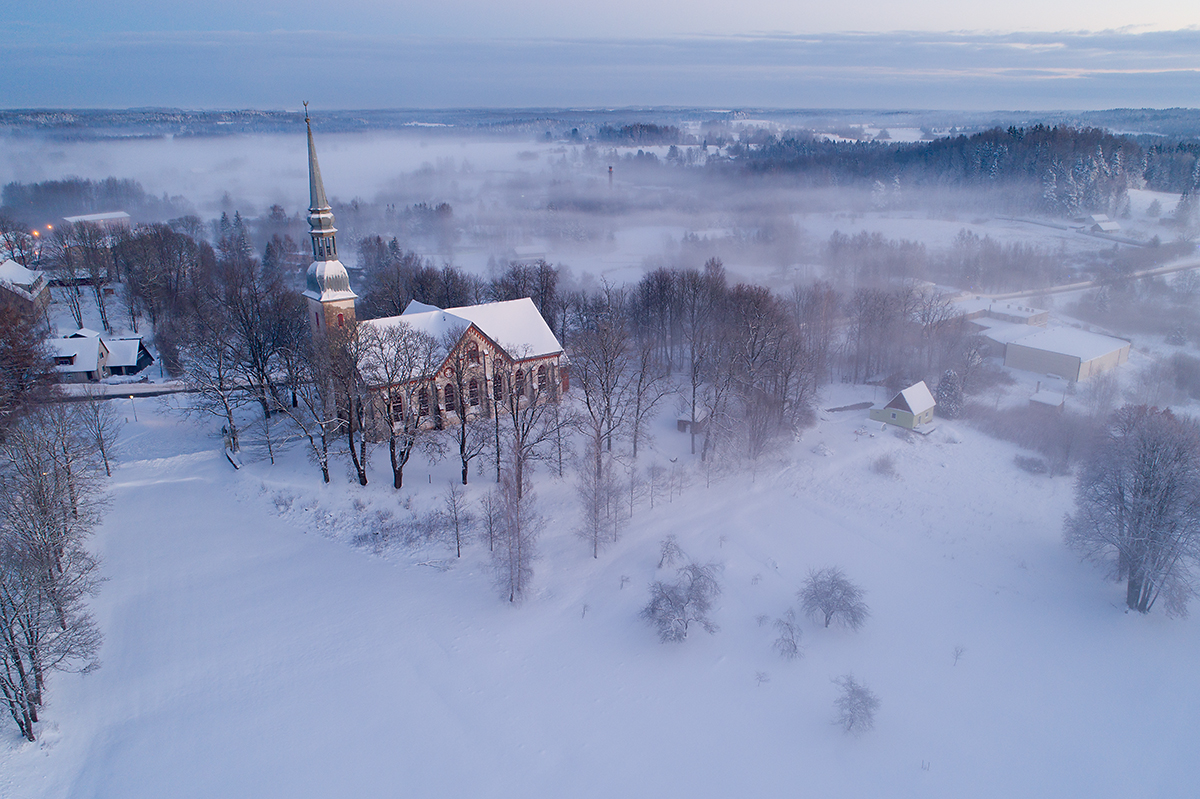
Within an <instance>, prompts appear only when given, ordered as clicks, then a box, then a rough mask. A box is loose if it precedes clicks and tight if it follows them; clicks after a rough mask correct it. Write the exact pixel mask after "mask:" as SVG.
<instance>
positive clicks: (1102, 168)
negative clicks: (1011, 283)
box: [715, 124, 1200, 216]
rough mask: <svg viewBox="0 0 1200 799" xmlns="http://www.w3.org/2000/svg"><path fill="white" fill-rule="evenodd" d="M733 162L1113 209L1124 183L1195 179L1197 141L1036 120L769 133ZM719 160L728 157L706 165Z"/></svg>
mask: <svg viewBox="0 0 1200 799" xmlns="http://www.w3.org/2000/svg"><path fill="white" fill-rule="evenodd" d="M730 155H731V156H732V157H733V159H734V161H733V163H734V164H737V165H738V168H741V169H744V170H746V171H749V172H756V173H784V174H789V175H795V176H798V177H800V178H801V179H802V180H804V181H805V182H806V183H808V184H809V185H814V186H830V185H833V186H836V185H848V184H852V183H856V182H857V183H869V182H871V181H881V182H882V183H883V184H885V185H886V184H891V183H892V182H896V183H897V184H899V185H902V186H906V187H915V186H926V187H934V188H945V187H986V188H993V189H995V188H1000V187H1004V186H1014V185H1016V186H1020V187H1023V188H1022V190H1021V191H1020V192H1019V193H1018V194H1017V195H1016V196H1015V197H1014V198H1013V201H1014V202H1015V203H1016V205H1017V206H1018V207H1021V208H1024V209H1027V210H1038V211H1043V212H1046V213H1051V214H1055V215H1059V216H1073V215H1075V214H1079V213H1083V212H1103V213H1108V214H1113V215H1116V214H1119V213H1121V212H1122V211H1123V210H1124V208H1125V206H1126V204H1127V202H1128V195H1127V192H1128V190H1129V189H1132V188H1150V189H1154V190H1157V191H1169V192H1173V193H1177V194H1191V193H1194V192H1195V191H1196V189H1197V187H1198V186H1200V147H1198V146H1197V145H1195V144H1194V143H1188V142H1179V143H1176V144H1173V145H1167V144H1154V145H1152V146H1148V147H1143V146H1142V145H1141V144H1140V143H1139V142H1138V140H1137V139H1136V138H1135V137H1132V136H1125V135H1117V134H1112V133H1109V132H1107V131H1104V130H1101V129H1099V128H1075V127H1070V126H1066V125H1054V126H1049V125H1043V124H1037V125H1032V126H1030V127H1023V128H1017V127H1009V128H1007V129H1002V128H993V129H991V130H986V131H982V132H980V133H976V134H973V135H971V136H962V135H960V136H953V137H946V138H941V139H935V140H934V141H930V142H918V143H903V144H898V143H883V142H851V143H846V142H833V141H828V140H826V139H824V138H823V137H819V136H816V135H813V134H799V133H793V134H787V135H785V136H782V137H778V136H772V137H770V138H769V139H768V140H766V141H765V142H764V143H762V144H761V145H758V146H754V147H750V146H744V145H738V146H734V147H732V148H731V149H730ZM715 166H716V167H717V168H721V169H727V168H729V166H730V165H729V164H715Z"/></svg>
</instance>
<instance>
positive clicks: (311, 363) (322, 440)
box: [280, 337, 343, 483]
mask: <svg viewBox="0 0 1200 799" xmlns="http://www.w3.org/2000/svg"><path fill="white" fill-rule="evenodd" d="M297 344H298V346H299V347H300V348H301V350H300V352H299V354H298V355H296V357H292V356H291V355H289V356H288V357H285V358H284V362H285V364H287V365H288V369H289V371H290V372H293V373H292V374H289V375H288V381H289V382H290V383H291V384H292V386H293V387H294V388H293V391H294V392H295V393H294V397H293V402H292V403H291V404H290V405H289V404H284V405H282V406H281V407H280V410H281V411H282V412H283V413H284V415H286V416H287V418H288V419H289V420H290V421H291V422H292V425H293V426H294V427H295V428H296V430H298V431H299V433H300V435H301V436H303V437H304V440H305V441H307V442H308V447H309V449H308V454H309V457H311V458H312V459H313V461H315V462H316V464H317V466H318V467H319V468H320V469H321V478H322V479H323V480H324V481H325V482H326V483H328V482H329V448H330V446H331V445H332V444H333V443H334V441H335V440H336V439H337V437H338V436H339V435H340V434H341V430H342V424H343V422H342V420H341V419H340V418H339V417H338V412H337V397H336V395H335V393H334V378H333V373H332V363H331V360H330V353H329V351H328V349H327V348H325V347H320V346H316V343H315V342H313V341H312V340H311V338H307V337H306V338H305V339H304V340H302V341H300V342H297Z"/></svg>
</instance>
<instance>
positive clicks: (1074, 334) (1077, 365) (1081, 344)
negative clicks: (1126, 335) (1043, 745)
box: [1004, 327, 1129, 380]
mask: <svg viewBox="0 0 1200 799" xmlns="http://www.w3.org/2000/svg"><path fill="white" fill-rule="evenodd" d="M1128 360H1129V342H1128V341H1125V340H1124V339H1119V338H1113V337H1112V336H1102V335H1100V334H1099V333H1089V332H1087V331H1086V330H1076V329H1075V328H1071V327H1052V328H1050V329H1048V330H1042V331H1039V332H1037V333H1032V334H1030V335H1028V336H1022V337H1021V338H1019V339H1016V340H1015V341H1009V342H1008V345H1007V346H1006V347H1005V349H1004V365H1005V366H1008V367H1011V368H1013V369H1025V370H1027V371H1030V372H1040V373H1041V374H1049V375H1058V376H1059V377H1063V378H1066V379H1067V380H1087V379H1088V378H1089V377H1091V376H1092V375H1097V374H1100V373H1101V372H1106V371H1108V370H1109V369H1113V368H1116V367H1117V366H1120V365H1121V364H1123V363H1125V362H1126V361H1128Z"/></svg>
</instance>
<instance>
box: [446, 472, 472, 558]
mask: <svg viewBox="0 0 1200 799" xmlns="http://www.w3.org/2000/svg"><path fill="white" fill-rule="evenodd" d="M442 513H443V514H444V515H445V517H446V523H447V525H448V526H449V528H450V532H452V533H453V534H454V554H455V557H459V558H461V557H462V548H463V543H464V542H465V541H466V540H467V539H468V537H469V536H470V534H471V531H472V530H473V529H474V527H475V514H474V513H472V512H471V510H470V508H468V507H467V497H466V492H464V491H463V488H462V486H460V485H457V484H455V483H454V482H453V481H451V482H450V484H449V485H448V486H447V487H446V493H444V494H443V495H442Z"/></svg>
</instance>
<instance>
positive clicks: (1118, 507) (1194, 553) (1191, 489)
mask: <svg viewBox="0 0 1200 799" xmlns="http://www.w3.org/2000/svg"><path fill="white" fill-rule="evenodd" d="M1075 505H1076V510H1075V513H1074V514H1071V515H1070V516H1068V517H1067V521H1066V540H1067V543H1068V544H1069V545H1070V546H1072V547H1074V548H1075V549H1077V550H1079V551H1080V552H1082V553H1083V555H1084V556H1085V557H1087V558H1088V559H1090V560H1093V561H1096V562H1099V563H1104V564H1107V565H1108V566H1109V568H1110V570H1111V572H1112V575H1113V576H1114V577H1115V578H1117V579H1120V580H1125V584H1126V589H1125V602H1126V605H1128V607H1129V608H1130V609H1131V610H1136V611H1138V612H1140V613H1148V612H1149V611H1150V609H1151V608H1152V607H1153V606H1154V603H1155V601H1156V600H1157V599H1158V598H1159V597H1160V596H1162V597H1163V599H1164V600H1165V605H1166V609H1167V613H1168V614H1171V615H1185V614H1186V612H1187V603H1188V600H1189V599H1190V598H1191V596H1192V595H1193V593H1194V592H1195V589H1194V588H1193V584H1192V575H1191V570H1192V568H1193V566H1194V565H1195V564H1196V563H1197V562H1198V561H1200V425H1198V424H1197V423H1196V422H1195V421H1194V420H1191V419H1186V418H1183V417H1179V416H1176V415H1175V414H1173V413H1171V411H1170V410H1158V409H1157V408H1147V407H1145V406H1126V407H1124V408H1121V409H1120V410H1118V411H1116V412H1115V413H1114V414H1113V416H1112V419H1111V421H1110V423H1109V425H1108V427H1107V430H1106V431H1105V435H1104V438H1103V440H1102V441H1101V442H1100V443H1099V444H1098V445H1097V446H1096V447H1095V449H1094V450H1093V452H1092V454H1091V456H1090V457H1089V458H1088V459H1087V461H1086V462H1085V463H1084V465H1083V468H1082V469H1081V471H1080V475H1079V480H1078V482H1077V484H1076V489H1075Z"/></svg>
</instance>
